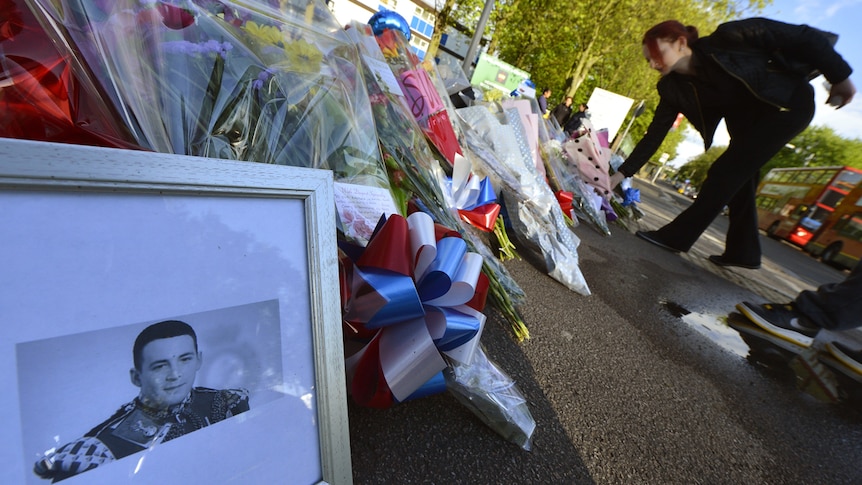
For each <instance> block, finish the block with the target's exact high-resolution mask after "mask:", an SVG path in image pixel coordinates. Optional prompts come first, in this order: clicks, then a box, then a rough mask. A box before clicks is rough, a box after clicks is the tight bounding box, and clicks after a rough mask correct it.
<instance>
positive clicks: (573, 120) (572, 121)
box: [563, 103, 590, 135]
mask: <svg viewBox="0 0 862 485" xmlns="http://www.w3.org/2000/svg"><path fill="white" fill-rule="evenodd" d="M588 109H590V107H589V106H587V105H586V104H584V103H581V104H579V105H578V110H577V111H575V112H574V113H572V115H571V116H570V117H569V119H568V121H566V124H565V125H563V130H564V131H565V132H566V133H568V134H570V135H571V134H572V133H575V132H577V131H578V130H580V129H581V126H582V125H583V124H584V120H585V119H587V118H588V117H589V116H590V114H589V113H587V110H588Z"/></svg>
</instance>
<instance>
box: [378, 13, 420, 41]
mask: <svg viewBox="0 0 862 485" xmlns="http://www.w3.org/2000/svg"><path fill="white" fill-rule="evenodd" d="M368 25H370V26H371V30H372V31H373V32H374V35H380V34H382V33H383V31H385V30H387V29H395V30H400V31H401V33H402V34H404V37H407V40H410V36H411V35H412V34H411V33H410V24H408V23H407V21H406V20H404V17H402V16H400V15H398V14H397V13H395V12H393V11H391V10H381V11H379V12H377V13H376V14H374V15H372V16H371V19H370V20H369V21H368Z"/></svg>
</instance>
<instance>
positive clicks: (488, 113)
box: [457, 103, 590, 295]
mask: <svg viewBox="0 0 862 485" xmlns="http://www.w3.org/2000/svg"><path fill="white" fill-rule="evenodd" d="M457 112H458V116H459V119H460V120H461V121H462V122H463V123H464V124H465V125H466V128H465V129H464V130H463V131H464V133H465V134H466V140H467V145H468V146H469V147H470V149H471V150H472V151H473V152H474V153H475V154H476V155H477V158H476V159H477V163H481V164H483V165H484V172H486V173H488V174H492V180H493V181H494V186H495V187H499V189H498V190H500V191H501V192H502V193H504V194H505V197H504V202H505V205H506V208H507V212H508V214H509V218H510V220H511V222H512V226H513V228H514V230H515V232H516V234H517V235H518V236H519V239H520V240H521V241H522V242H524V243H527V244H528V245H529V246H530V248H531V249H532V250H533V251H534V252H536V253H537V255H539V256H540V257H541V258H542V259H543V260H544V261H545V264H546V268H547V271H548V274H549V275H550V276H551V277H552V278H554V279H556V280H557V281H559V282H560V283H562V284H564V285H565V286H566V287H568V288H570V289H572V290H574V291H576V292H578V293H580V294H583V295H589V294H590V290H589V287H588V286H587V282H586V280H585V279H584V276H583V274H582V273H581V270H580V267H579V266H578V253H577V247H578V245H579V244H580V239H578V237H577V236H576V235H575V234H574V233H573V232H572V230H571V229H570V228H569V226H568V224H567V222H566V219H565V217H564V216H563V212H562V209H561V208H560V204H559V202H558V201H557V199H556V197H554V194H553V192H552V191H551V188H550V187H549V186H548V184H547V182H546V181H545V179H544V177H543V176H542V175H541V174H540V173H539V172H538V171H537V169H536V166H535V162H534V160H533V159H532V157H531V155H530V150H529V148H528V147H527V146H526V144H527V140H526V135H525V131H524V130H523V128H522V126H521V115H520V113H519V112H518V110H517V109H515V108H510V109H503V108H502V107H501V105H500V104H499V103H481V104H477V105H475V106H471V107H468V108H461V109H458V110H457Z"/></svg>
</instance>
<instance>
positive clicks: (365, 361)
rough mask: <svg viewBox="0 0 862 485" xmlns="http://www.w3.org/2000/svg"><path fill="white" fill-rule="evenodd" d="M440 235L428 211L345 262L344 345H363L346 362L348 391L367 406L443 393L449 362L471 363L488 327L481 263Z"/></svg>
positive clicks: (457, 241) (388, 225)
mask: <svg viewBox="0 0 862 485" xmlns="http://www.w3.org/2000/svg"><path fill="white" fill-rule="evenodd" d="M436 229H437V228H435V224H434V222H433V220H432V219H431V217H430V216H428V215H427V214H425V213H423V212H415V213H413V214H412V215H410V216H409V217H408V218H406V219H405V218H404V217H401V216H399V215H393V216H390V217H389V218H388V219H386V220H385V222H383V220H382V219H381V224H380V225H378V228H377V230H376V231H375V233H374V235H373V236H372V237H371V239H370V240H369V242H368V245H367V246H366V247H365V248H364V249H359V250H358V251H356V252H355V254H352V257H350V256H346V257H343V258H342V274H341V277H342V278H341V279H342V303H343V313H342V315H343V321H344V332H345V339H346V342H345V343H346V347H350V346H351V345H352V344H356V343H360V344H361V348H360V349H359V350H358V351H356V352H355V353H353V354H352V355H350V356H349V357H348V358H347V359H346V366H347V378H348V389H349V391H350V393H351V395H352V396H353V399H354V401H355V402H357V403H358V404H360V405H363V406H369V407H377V408H386V407H389V406H391V405H392V404H394V403H397V402H402V401H405V400H408V399H412V398H416V397H421V396H424V395H429V394H434V393H438V392H442V391H444V390H445V381H444V379H443V376H442V371H443V369H445V368H446V367H447V359H451V360H454V361H457V362H460V363H464V364H469V363H470V362H471V361H472V358H473V355H474V353H475V351H476V347H477V346H478V344H479V339H480V337H481V334H482V329H483V327H484V323H485V316H484V315H483V314H482V308H483V307H484V291H486V290H487V279H486V278H483V276H484V275H482V274H481V269H482V257H481V256H480V255H479V254H477V253H472V252H468V251H467V245H466V243H465V242H464V241H463V240H462V239H461V238H460V237H456V236H454V235H452V234H454V233H452V232H450V233H447V234H445V235H443V237H437V236H435V232H438V231H436ZM483 286H484V289H483ZM444 356H445V358H444Z"/></svg>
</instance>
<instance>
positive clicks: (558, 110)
mask: <svg viewBox="0 0 862 485" xmlns="http://www.w3.org/2000/svg"><path fill="white" fill-rule="evenodd" d="M571 114H572V97H571V96H566V99H565V101H563V102H562V103H560V104H558V105H557V106H556V107H555V108H554V109H553V110H552V111H551V116H553V117H554V119H555V120H557V123H559V124H560V126H566V120H568V119H569V115H571Z"/></svg>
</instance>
